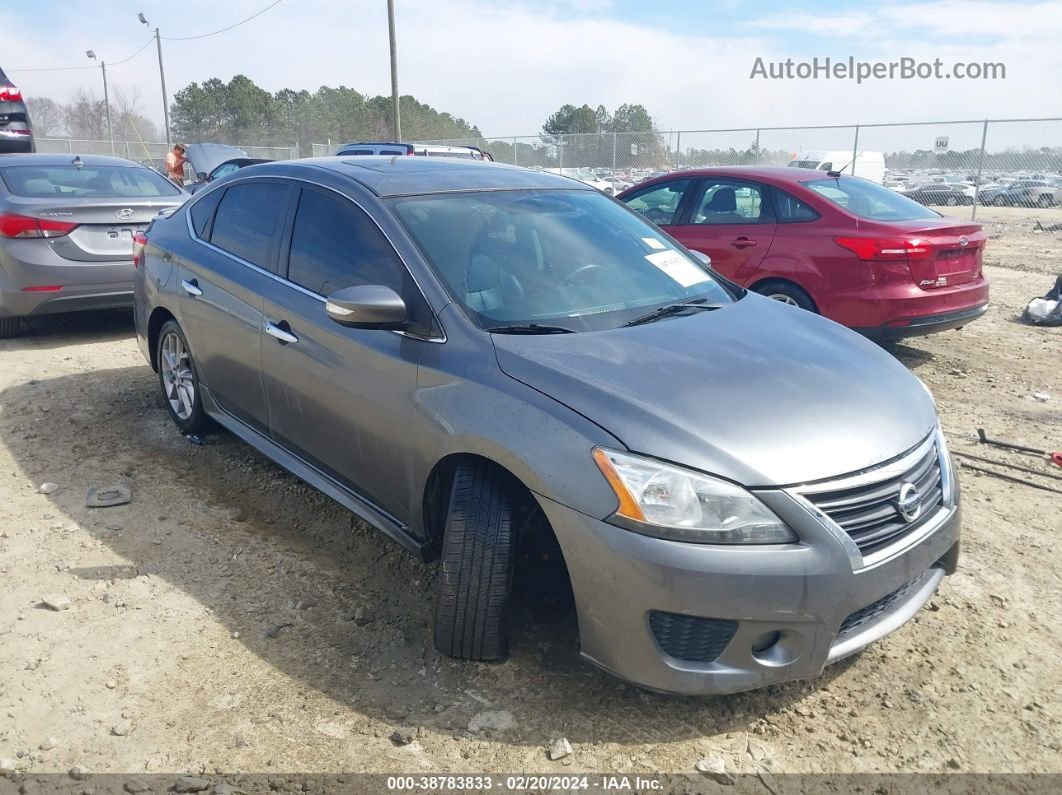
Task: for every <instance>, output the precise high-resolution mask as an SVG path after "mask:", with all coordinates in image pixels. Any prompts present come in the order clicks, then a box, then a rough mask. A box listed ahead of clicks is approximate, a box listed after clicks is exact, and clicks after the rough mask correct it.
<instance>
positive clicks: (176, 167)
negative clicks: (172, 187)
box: [166, 144, 188, 185]
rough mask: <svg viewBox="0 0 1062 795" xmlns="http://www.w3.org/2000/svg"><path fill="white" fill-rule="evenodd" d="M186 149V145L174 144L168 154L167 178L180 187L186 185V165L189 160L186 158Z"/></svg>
mask: <svg viewBox="0 0 1062 795" xmlns="http://www.w3.org/2000/svg"><path fill="white" fill-rule="evenodd" d="M185 148H186V147H185V145H184V144H174V145H173V149H172V150H170V151H169V152H168V153H167V154H166V176H167V177H169V178H170V179H172V180H173V181H174V182H176V183H177V184H178V185H184V164H185V161H186V160H187V159H188V158H186V157H185V156H184V151H185Z"/></svg>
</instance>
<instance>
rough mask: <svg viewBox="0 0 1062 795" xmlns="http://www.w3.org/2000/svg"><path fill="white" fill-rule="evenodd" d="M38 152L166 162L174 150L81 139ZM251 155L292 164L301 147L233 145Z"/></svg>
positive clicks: (46, 143) (43, 144)
mask: <svg viewBox="0 0 1062 795" xmlns="http://www.w3.org/2000/svg"><path fill="white" fill-rule="evenodd" d="M35 143H36V145H37V151H38V152H45V153H48V154H71V155H114V156H115V157H124V158H126V159H128V160H136V161H137V162H143V161H145V160H162V159H164V158H165V157H166V153H167V152H168V151H169V150H170V147H169V146H167V145H166V143H165V142H161V143H160V142H154V141H114V142H113V143H112V142H111V141H88V140H79V139H77V138H37V139H36V140H35ZM232 145H233V146H236V147H238V148H240V149H242V150H243V151H245V152H246V153H247V156H248V157H260V158H262V159H264V160H290V159H293V158H297V157H299V156H300V153H299V147H298V145H297V144H296V145H294V146H254V145H247V144H232Z"/></svg>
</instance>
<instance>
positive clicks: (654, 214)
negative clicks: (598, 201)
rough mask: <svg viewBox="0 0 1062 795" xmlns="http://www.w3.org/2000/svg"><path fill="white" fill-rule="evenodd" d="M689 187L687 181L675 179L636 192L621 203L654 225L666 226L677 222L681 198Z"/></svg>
mask: <svg viewBox="0 0 1062 795" xmlns="http://www.w3.org/2000/svg"><path fill="white" fill-rule="evenodd" d="M689 186H690V181H689V180H688V179H675V180H671V181H670V182H665V183H663V184H661V185H654V186H653V187H651V188H646V189H644V190H641V191H638V192H637V193H634V194H632V195H630V196H627V197H625V198H624V199H623V200H622V201H623V203H624V204H626V205H627V206H628V207H630V208H631V209H632V210H634V211H635V212H637V213H640V214H642V215H644V216H645V217H646V218H647V219H649V220H650V221H652V222H653V223H654V224H659V225H661V226H667V225H668V224H674V223H676V222H677V221H678V218H677V215H678V210H679V207H680V206H681V204H682V197H683V196H685V195H686V189H687V188H689Z"/></svg>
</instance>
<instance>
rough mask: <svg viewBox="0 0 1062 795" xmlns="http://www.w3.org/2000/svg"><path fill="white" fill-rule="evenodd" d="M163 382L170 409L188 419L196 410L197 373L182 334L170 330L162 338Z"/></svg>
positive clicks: (161, 365) (183, 418)
mask: <svg viewBox="0 0 1062 795" xmlns="http://www.w3.org/2000/svg"><path fill="white" fill-rule="evenodd" d="M161 347H162V357H161V361H160V362H159V367H160V368H161V369H162V383H163V388H164V390H165V392H166V400H168V401H169V403H170V410H171V411H172V412H173V413H174V416H176V417H177V419H179V420H187V419H188V418H189V417H191V416H192V412H193V411H194V410H195V373H194V372H193V371H192V357H191V354H190V353H189V352H188V348H187V347H186V346H185V344H184V340H182V339H181V337H180V335H178V334H176V333H174V332H172V331H171V332H169V333H167V334H166V336H165V337H163V339H162V346H161Z"/></svg>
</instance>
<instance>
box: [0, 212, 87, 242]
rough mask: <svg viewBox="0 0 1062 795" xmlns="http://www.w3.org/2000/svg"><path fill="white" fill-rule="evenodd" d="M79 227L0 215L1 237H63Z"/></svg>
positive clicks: (49, 220)
mask: <svg viewBox="0 0 1062 795" xmlns="http://www.w3.org/2000/svg"><path fill="white" fill-rule="evenodd" d="M77 226H78V225H77V224H72V223H70V222H69V221H55V220H52V219H51V218H31V217H29V216H28V215H17V214H15V213H0V237H62V236H63V235H68V234H70V233H71V232H73V231H74V230H75V229H77Z"/></svg>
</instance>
